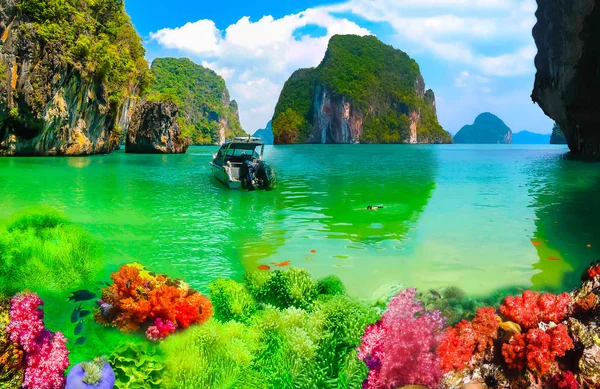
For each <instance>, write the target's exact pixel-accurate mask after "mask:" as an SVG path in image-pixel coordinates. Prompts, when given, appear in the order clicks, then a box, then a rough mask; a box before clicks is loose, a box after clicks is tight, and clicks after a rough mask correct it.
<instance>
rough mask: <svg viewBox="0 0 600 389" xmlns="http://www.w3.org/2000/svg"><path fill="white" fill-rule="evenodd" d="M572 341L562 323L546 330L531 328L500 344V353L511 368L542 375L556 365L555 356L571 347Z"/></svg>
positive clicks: (560, 355) (562, 353)
mask: <svg viewBox="0 0 600 389" xmlns="http://www.w3.org/2000/svg"><path fill="white" fill-rule="evenodd" d="M573 347H574V345H573V341H572V340H571V338H570V337H569V331H568V329H567V327H566V326H565V325H564V324H559V325H557V326H555V327H552V328H549V329H547V330H545V331H544V330H542V329H537V328H536V329H532V330H529V331H527V333H526V334H524V335H522V334H515V336H513V338H512V339H511V340H510V342H509V343H508V344H504V345H503V346H502V355H503V356H504V360H505V361H506V363H507V364H508V366H509V367H510V368H512V369H518V370H523V369H524V368H525V367H527V368H528V369H529V370H531V371H532V372H535V373H538V374H539V375H544V374H546V373H547V372H548V371H550V370H551V369H552V367H555V366H556V358H558V357H562V356H564V355H565V353H566V352H567V351H568V350H571V349H573Z"/></svg>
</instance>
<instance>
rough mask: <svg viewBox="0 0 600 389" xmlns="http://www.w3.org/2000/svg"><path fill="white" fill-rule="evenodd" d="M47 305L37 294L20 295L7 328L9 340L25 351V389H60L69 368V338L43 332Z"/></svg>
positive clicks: (15, 299) (58, 333)
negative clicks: (67, 344) (44, 306)
mask: <svg viewBox="0 0 600 389" xmlns="http://www.w3.org/2000/svg"><path fill="white" fill-rule="evenodd" d="M40 305H44V303H43V301H42V299H40V297H39V296H38V295H37V294H35V293H20V294H17V295H16V296H14V297H13V298H12V300H11V310H10V322H9V324H8V326H7V327H6V329H7V331H8V333H9V334H10V340H11V341H13V342H16V343H18V344H19V345H20V346H21V347H22V348H23V350H24V351H25V359H26V365H27V366H26V368H25V379H24V380H23V388H30V389H60V388H63V387H64V385H65V375H64V372H65V370H66V369H67V367H69V351H68V350H67V346H66V343H67V339H65V337H64V336H63V334H61V333H60V332H57V333H53V332H51V331H49V330H47V329H44V322H43V319H44V312H43V311H42V310H41V309H39V306H40Z"/></svg>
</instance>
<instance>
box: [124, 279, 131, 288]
mask: <svg viewBox="0 0 600 389" xmlns="http://www.w3.org/2000/svg"><path fill="white" fill-rule="evenodd" d="M125 286H126V287H127V288H131V280H127V283H126V284H125Z"/></svg>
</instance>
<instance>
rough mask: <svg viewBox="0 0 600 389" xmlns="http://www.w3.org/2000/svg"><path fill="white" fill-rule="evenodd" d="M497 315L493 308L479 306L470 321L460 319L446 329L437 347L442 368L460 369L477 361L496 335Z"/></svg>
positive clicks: (449, 369) (448, 369) (445, 369)
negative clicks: (453, 325)
mask: <svg viewBox="0 0 600 389" xmlns="http://www.w3.org/2000/svg"><path fill="white" fill-rule="evenodd" d="M498 326H499V321H498V316H497V315H496V310H495V309H494V308H490V307H488V308H479V309H478V310H477V313H476V314H475V318H474V319H473V321H472V322H468V321H466V320H463V321H461V322H460V323H458V324H457V325H456V326H455V327H451V328H449V329H447V330H446V331H445V333H444V336H443V339H442V342H441V344H440V347H439V349H438V351H437V352H438V355H439V356H440V358H441V366H442V370H443V371H444V372H445V373H446V372H449V371H452V370H462V369H464V368H465V367H467V365H468V364H469V363H477V362H479V361H480V360H481V359H482V358H483V357H484V355H485V352H486V350H487V349H488V348H489V347H491V346H492V345H493V342H494V339H496V338H497V337H498Z"/></svg>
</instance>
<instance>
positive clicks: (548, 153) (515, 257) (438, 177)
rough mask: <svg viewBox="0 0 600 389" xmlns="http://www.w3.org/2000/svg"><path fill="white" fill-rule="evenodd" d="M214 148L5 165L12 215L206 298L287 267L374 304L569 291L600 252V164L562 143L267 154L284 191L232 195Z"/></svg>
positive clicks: (1, 182) (1, 212)
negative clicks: (251, 274)
mask: <svg viewBox="0 0 600 389" xmlns="http://www.w3.org/2000/svg"><path fill="white" fill-rule="evenodd" d="M215 151H216V148H212V147H207V148H199V147H196V148H194V147H193V148H190V150H189V151H188V153H187V154H185V155H168V156H160V155H126V154H125V153H123V152H117V153H113V154H111V155H107V156H94V157H89V158H3V159H0V190H1V196H2V198H1V201H2V204H3V207H0V218H3V217H8V216H10V215H12V214H13V213H15V212H16V211H19V210H21V209H23V208H28V207H33V206H37V205H40V204H42V205H50V206H54V207H57V208H59V209H61V210H63V211H64V212H65V214H66V215H67V216H68V217H69V218H70V219H71V220H72V221H73V222H75V223H79V224H82V225H83V226H84V227H85V228H86V229H88V230H89V231H91V232H92V233H93V234H95V236H96V237H97V238H98V239H99V240H100V241H101V242H102V243H103V246H104V248H105V250H104V255H105V258H106V263H107V265H109V267H111V268H114V266H116V265H118V264H122V263H125V262H131V261H134V260H138V261H140V262H142V263H143V264H145V265H146V266H147V267H149V268H152V269H154V270H156V271H158V272H165V273H168V274H171V275H173V276H174V277H183V278H185V279H187V280H189V281H190V283H191V284H192V286H194V287H196V288H199V289H201V290H203V291H206V286H207V284H208V283H209V282H211V281H212V280H214V279H215V278H217V277H232V278H238V279H239V278H240V277H241V276H242V274H243V273H244V272H245V271H246V270H250V271H256V267H257V266H258V265H260V264H263V265H264V264H267V265H270V266H273V265H272V263H281V262H286V261H290V262H291V265H293V266H300V267H304V268H307V269H309V270H310V271H311V272H312V273H313V274H314V275H315V276H317V277H321V276H325V275H328V274H331V273H335V274H337V275H338V276H340V277H341V278H342V279H343V280H344V281H345V283H346V284H347V286H348V289H349V290H350V292H351V293H353V294H355V295H360V296H363V297H370V296H372V294H373V293H374V292H375V291H376V290H378V289H379V288H380V287H381V286H382V285H386V284H398V283H400V284H403V285H406V286H417V287H420V288H427V289H428V288H436V287H440V286H448V285H459V286H461V287H462V288H463V289H464V290H465V291H467V292H468V293H471V294H479V295H488V294H490V293H494V292H495V291H498V290H505V289H507V288H512V287H519V288H527V287H531V286H534V287H536V288H539V289H553V290H562V289H564V288H567V287H570V286H571V285H574V284H576V278H578V277H579V273H580V271H581V270H582V269H583V268H584V267H585V266H586V265H587V263H588V262H589V261H590V260H594V259H596V258H597V256H598V250H600V240H599V239H598V237H599V236H598V229H599V227H598V225H597V223H595V221H596V220H598V216H600V204H599V200H597V198H596V197H595V196H594V194H595V193H598V186H600V175H599V174H598V171H599V169H598V168H597V166H596V165H590V164H584V163H578V162H574V161H567V160H565V159H563V158H562V157H561V155H562V154H564V152H565V151H566V149H565V148H564V147H556V146H532V147H523V146H516V145H515V146H504V145H501V146H459V145H448V146H408V145H381V146H369V145H345V146H342V145H340V146H334V145H329V146H322V145H305V146H277V147H268V148H267V150H266V153H265V156H266V159H267V160H268V161H269V162H270V164H271V165H273V166H274V167H275V168H276V170H277V172H278V183H279V187H278V189H277V190H275V191H273V192H262V191H256V192H238V191H230V190H227V189H225V188H224V187H223V186H222V185H221V184H219V183H218V182H216V181H215V180H214V179H212V178H211V174H210V170H209V165H208V162H209V161H210V159H211V155H212V154H213V153H214V152H215ZM368 205H383V208H381V209H378V210H376V211H369V210H367V209H366V208H367V206H368ZM588 244H590V246H591V247H587V245H588ZM573 274H575V277H573Z"/></svg>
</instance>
